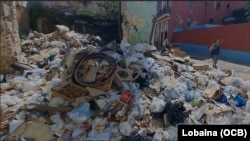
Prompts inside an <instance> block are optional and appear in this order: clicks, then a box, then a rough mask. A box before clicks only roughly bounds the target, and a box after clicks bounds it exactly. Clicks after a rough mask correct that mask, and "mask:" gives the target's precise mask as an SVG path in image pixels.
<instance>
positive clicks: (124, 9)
mask: <svg viewBox="0 0 250 141" xmlns="http://www.w3.org/2000/svg"><path fill="white" fill-rule="evenodd" d="M156 9H157V1H122V2H121V15H122V17H123V19H122V31H123V38H124V39H127V40H128V42H129V43H131V44H135V43H138V42H146V43H150V36H151V32H152V28H153V21H152V20H153V18H154V16H155V15H156V12H157V10H156Z"/></svg>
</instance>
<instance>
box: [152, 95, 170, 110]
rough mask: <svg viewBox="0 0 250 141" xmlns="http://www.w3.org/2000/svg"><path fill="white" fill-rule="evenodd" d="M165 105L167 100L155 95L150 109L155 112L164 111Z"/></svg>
mask: <svg viewBox="0 0 250 141" xmlns="http://www.w3.org/2000/svg"><path fill="white" fill-rule="evenodd" d="M165 105H166V102H165V101H164V100H162V99H159V98H157V97H155V98H154V99H153V102H152V104H151V105H150V106H149V110H150V111H151V112H153V113H158V112H162V111H163V110H164V107H165Z"/></svg>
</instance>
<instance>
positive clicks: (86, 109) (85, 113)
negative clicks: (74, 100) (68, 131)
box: [68, 103, 92, 123]
mask: <svg viewBox="0 0 250 141" xmlns="http://www.w3.org/2000/svg"><path fill="white" fill-rule="evenodd" d="M91 115H92V111H91V110H90V104H89V103H84V104H82V105H80V106H79V107H77V108H75V109H73V110H72V111H70V112H69V113H68V116H69V118H70V119H72V120H73V121H74V122H76V123H82V122H84V121H86V120H87V119H89V118H90V116H91Z"/></svg>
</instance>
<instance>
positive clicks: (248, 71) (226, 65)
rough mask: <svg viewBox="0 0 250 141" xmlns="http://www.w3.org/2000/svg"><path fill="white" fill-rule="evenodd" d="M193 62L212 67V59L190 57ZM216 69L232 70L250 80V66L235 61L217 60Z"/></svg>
mask: <svg viewBox="0 0 250 141" xmlns="http://www.w3.org/2000/svg"><path fill="white" fill-rule="evenodd" d="M192 60H193V61H194V62H197V63H198V64H204V65H209V66H210V67H212V64H213V61H212V59H203V58H198V57H192ZM217 66H218V69H221V70H234V71H235V72H236V74H237V75H238V76H240V77H241V78H243V79H244V80H250V66H245V65H240V64H236V63H231V62H227V61H223V60H219V61H218V63H217Z"/></svg>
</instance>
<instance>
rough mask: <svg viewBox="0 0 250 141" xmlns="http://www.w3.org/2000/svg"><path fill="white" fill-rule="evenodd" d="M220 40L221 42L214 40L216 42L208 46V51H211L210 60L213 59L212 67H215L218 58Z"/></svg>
mask: <svg viewBox="0 0 250 141" xmlns="http://www.w3.org/2000/svg"><path fill="white" fill-rule="evenodd" d="M222 42H223V40H216V42H215V43H214V44H213V45H212V46H211V48H210V51H211V52H210V55H211V57H212V60H213V67H214V68H217V62H218V60H219V55H220V52H221V43H222Z"/></svg>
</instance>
